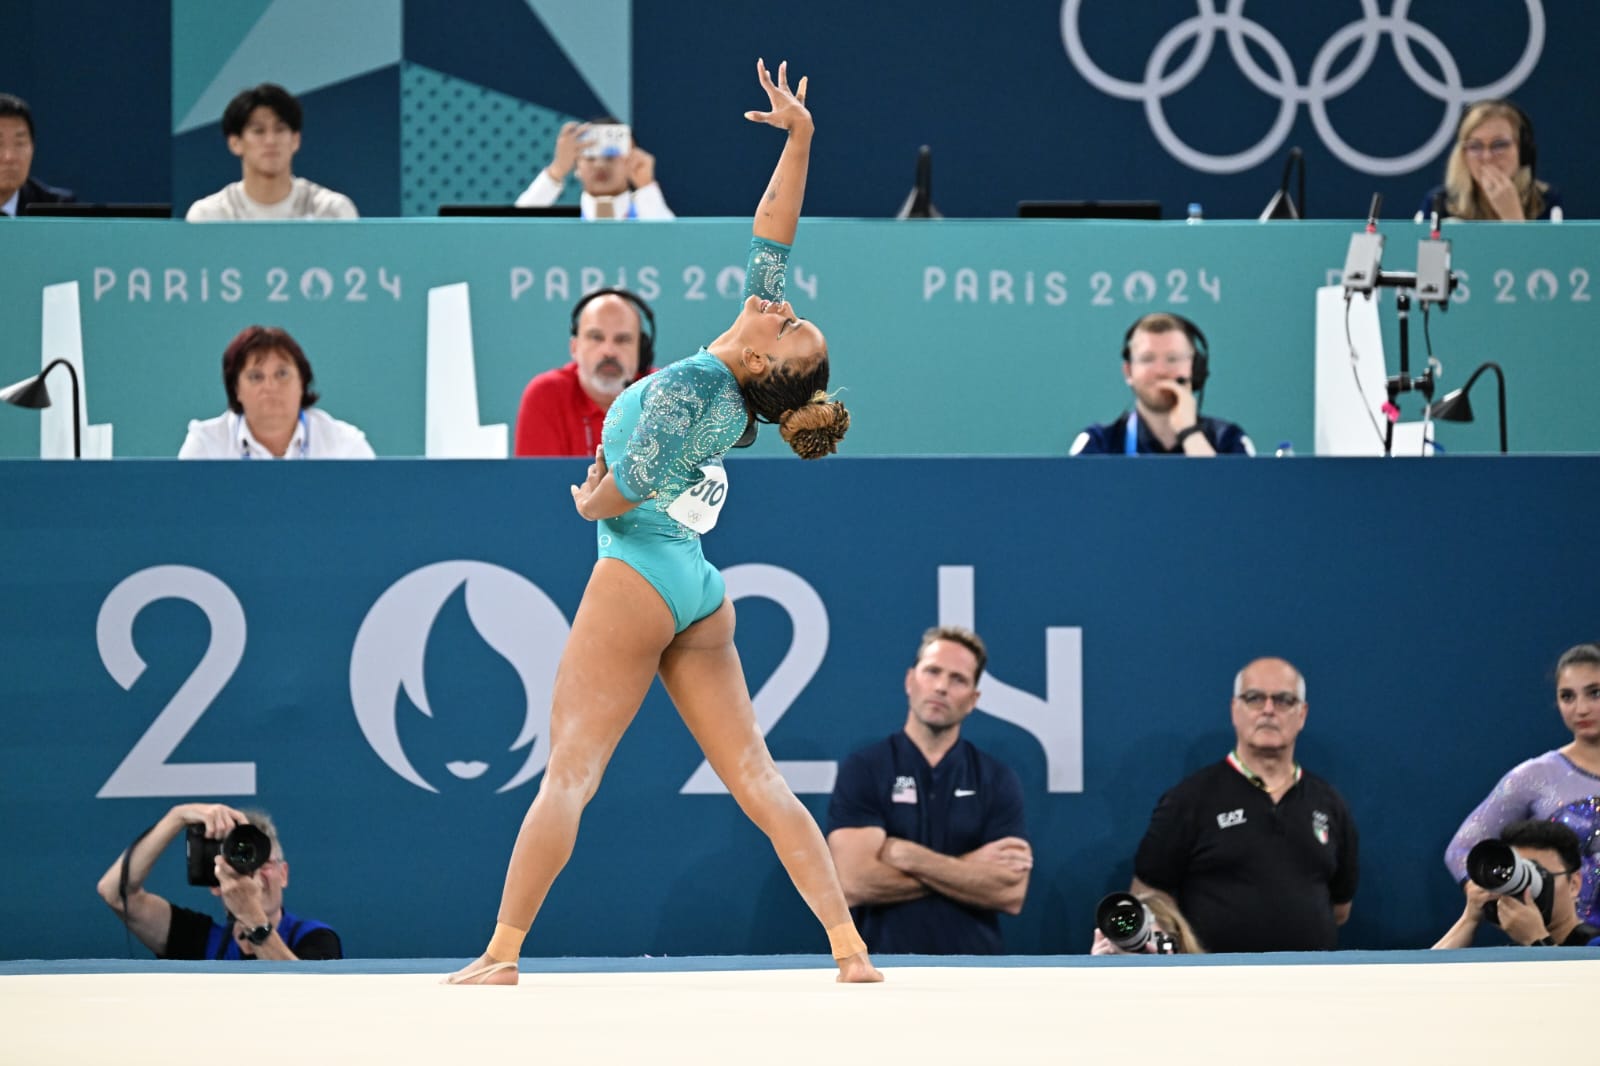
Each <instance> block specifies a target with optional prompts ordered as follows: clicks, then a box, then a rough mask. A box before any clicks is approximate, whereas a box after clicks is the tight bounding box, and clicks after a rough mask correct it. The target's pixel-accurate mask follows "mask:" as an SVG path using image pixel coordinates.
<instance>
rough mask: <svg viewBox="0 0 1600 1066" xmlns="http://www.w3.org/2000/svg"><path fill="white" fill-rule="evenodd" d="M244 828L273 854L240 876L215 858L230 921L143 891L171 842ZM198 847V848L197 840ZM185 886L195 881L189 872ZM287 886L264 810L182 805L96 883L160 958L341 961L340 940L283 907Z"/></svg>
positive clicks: (215, 837) (216, 891)
mask: <svg viewBox="0 0 1600 1066" xmlns="http://www.w3.org/2000/svg"><path fill="white" fill-rule="evenodd" d="M241 825H250V826H255V827H256V828H257V829H259V830H261V832H263V833H265V834H266V838H267V840H268V841H269V842H270V846H271V852H270V854H269V855H268V856H267V857H266V859H265V861H262V862H260V865H259V866H258V867H257V868H256V869H254V870H251V871H250V872H248V873H241V872H240V871H239V870H236V869H235V868H234V867H233V866H232V865H230V864H229V862H228V860H227V858H225V857H224V854H223V853H221V852H219V853H218V854H217V855H216V857H215V859H214V860H213V869H214V872H215V874H216V880H217V886H216V887H214V888H212V889H211V894H212V895H214V896H220V897H221V899H222V902H223V906H224V907H225V908H226V910H227V915H226V918H225V920H224V922H223V923H222V924H218V923H217V922H215V921H214V920H212V919H211V918H210V917H209V916H207V915H205V914H202V913H200V912H199V911H192V910H189V909H188V908H187V907H179V906H176V905H174V904H172V903H169V902H168V901H167V900H165V899H163V898H162V897H160V896H158V895H156V894H155V893H153V892H146V891H145V889H144V881H145V878H146V877H147V876H149V874H150V868H151V867H152V866H154V865H155V861H156V858H157V857H158V856H159V855H160V854H161V853H162V852H163V851H165V850H166V847H167V845H168V844H170V843H172V841H173V840H174V839H175V838H176V837H178V836H181V835H184V834H185V833H187V832H188V829H189V827H190V826H198V827H201V828H202V829H203V831H204V836H205V839H206V840H209V841H217V842H219V843H220V842H222V841H224V840H225V839H226V838H227V837H228V834H229V832H230V831H231V830H233V829H235V828H236V827H238V826H241ZM197 843H198V842H197ZM190 882H191V883H195V877H194V876H193V868H192V867H191V877H190ZM288 887H289V864H288V863H287V862H286V861H285V860H284V857H283V846H282V844H280V843H279V841H278V831H277V828H276V827H275V826H274V825H273V824H272V819H271V818H270V817H269V816H268V815H267V814H266V813H265V812H263V811H251V812H248V813H246V812H243V811H236V810H234V809H233V808H232V807H228V806H225V805H224V804H221V803H184V804H179V805H178V806H176V807H174V808H172V810H170V811H168V812H167V813H166V814H165V815H164V816H163V817H162V818H161V820H160V821H159V822H157V823H156V824H155V825H153V826H151V827H150V828H149V829H148V830H146V831H145V833H144V834H143V835H142V836H140V837H139V839H137V840H135V841H134V842H133V845H132V846H131V847H130V848H129V849H128V850H127V851H125V852H124V853H123V854H121V855H119V856H117V859H116V861H115V862H113V863H112V864H111V868H110V869H108V870H107V871H106V872H105V874H104V875H103V876H102V877H101V878H100V884H99V891H100V898H101V899H103V900H105V902H106V906H108V907H110V908H111V909H112V910H113V911H114V912H116V915H117V917H119V918H121V919H122V921H123V922H124V923H125V924H126V925H127V927H128V928H129V929H131V930H133V934H134V935H135V936H137V937H138V938H139V939H140V941H142V942H143V943H144V945H145V946H146V947H148V948H149V949H150V950H151V951H153V952H155V953H156V956H157V957H158V958H163V959H230V960H231V959H272V960H276V961H288V960H295V959H338V958H343V957H344V952H343V950H342V948H341V947H340V944H339V935H338V934H337V933H335V932H334V931H333V930H332V929H330V928H328V927H327V926H326V925H324V924H322V923H321V922H317V921H312V920H309V919H304V918H297V917H295V916H294V915H292V914H290V913H289V912H288V911H286V910H284V909H283V891H284V889H286V888H288Z"/></svg>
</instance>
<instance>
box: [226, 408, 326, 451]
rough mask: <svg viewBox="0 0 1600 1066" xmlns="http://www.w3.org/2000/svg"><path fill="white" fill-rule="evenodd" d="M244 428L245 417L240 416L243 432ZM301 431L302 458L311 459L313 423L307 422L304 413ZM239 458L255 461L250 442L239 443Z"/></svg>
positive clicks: (302, 413)
mask: <svg viewBox="0 0 1600 1066" xmlns="http://www.w3.org/2000/svg"><path fill="white" fill-rule="evenodd" d="M244 427H245V420H244V415H240V416H239V428H240V429H241V430H242V429H244ZM300 429H301V433H300V448H299V451H300V458H302V459H308V458H310V451H311V423H310V422H309V421H307V419H306V413H305V412H304V411H301V412H300ZM239 458H241V459H254V458H255V456H253V455H251V454H250V442H249V441H246V440H242V439H241V440H240V441H239Z"/></svg>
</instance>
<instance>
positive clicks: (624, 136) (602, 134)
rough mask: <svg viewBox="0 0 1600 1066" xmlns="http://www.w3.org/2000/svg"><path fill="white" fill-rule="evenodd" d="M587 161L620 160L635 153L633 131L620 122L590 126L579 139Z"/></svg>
mask: <svg viewBox="0 0 1600 1066" xmlns="http://www.w3.org/2000/svg"><path fill="white" fill-rule="evenodd" d="M579 143H581V144H582V145H583V158H585V159H620V158H622V157H623V156H625V155H627V154H628V153H629V152H631V151H633V130H632V129H631V128H629V127H628V126H627V125H625V124H623V123H620V122H605V123H601V124H599V125H594V126H590V127H589V129H588V130H587V131H586V132H585V133H584V134H583V136H582V137H581V138H580V139H579Z"/></svg>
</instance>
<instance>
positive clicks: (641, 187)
mask: <svg viewBox="0 0 1600 1066" xmlns="http://www.w3.org/2000/svg"><path fill="white" fill-rule="evenodd" d="M574 169H576V170H577V172H578V182H579V183H580V184H581V185H582V186H583V195H582V197H581V198H580V199H579V210H580V213H581V214H582V215H583V217H584V218H591V219H592V218H615V219H660V218H676V217H677V216H676V215H674V214H673V213H672V209H671V208H670V207H668V206H667V201H666V197H664V196H663V195H662V194H661V186H660V185H659V184H657V183H656V157H655V156H653V155H651V154H650V153H649V152H647V151H645V150H644V149H643V148H640V147H639V146H638V145H637V144H635V143H634V142H633V132H632V130H630V129H629V128H628V127H627V126H626V125H624V124H623V123H620V122H618V121H617V120H616V119H614V118H602V119H596V120H595V121H593V122H585V123H581V124H580V123H577V122H568V123H567V124H566V125H564V126H562V127H561V132H560V133H559V134H557V135H556V152H555V158H553V159H551V160H550V164H549V165H548V166H546V167H545V168H544V169H543V170H541V171H539V175H538V177H536V178H534V179H533V184H531V185H529V186H528V187H527V189H525V190H523V193H522V195H521V196H519V197H517V206H518V207H548V206H549V205H551V204H553V203H555V202H556V198H557V197H559V196H560V195H561V190H562V188H563V187H564V186H565V184H566V180H567V175H568V174H569V173H571V172H572V171H573V170H574Z"/></svg>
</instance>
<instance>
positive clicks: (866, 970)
mask: <svg viewBox="0 0 1600 1066" xmlns="http://www.w3.org/2000/svg"><path fill="white" fill-rule="evenodd" d="M838 980H839V983H840V984H846V985H859V984H872V983H874V982H877V981H881V980H883V974H881V973H879V972H878V968H877V967H876V966H874V965H872V960H871V959H869V958H867V953H866V952H865V951H858V952H856V953H855V954H854V955H849V956H846V957H845V958H842V959H840V960H839V978H838Z"/></svg>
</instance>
